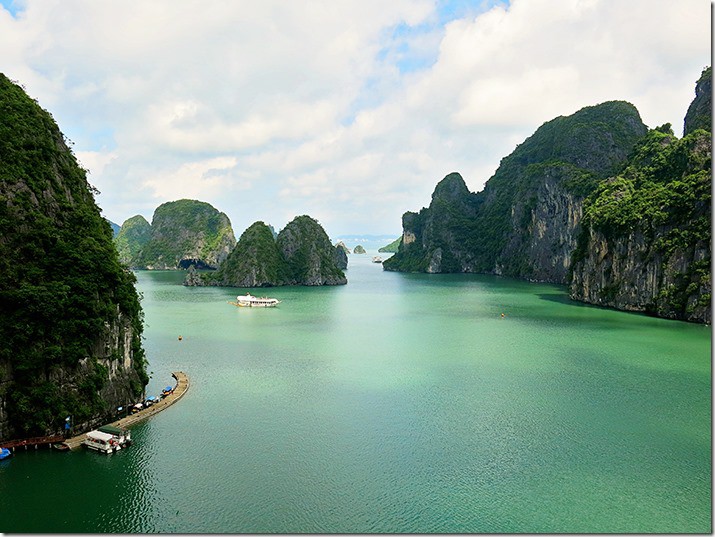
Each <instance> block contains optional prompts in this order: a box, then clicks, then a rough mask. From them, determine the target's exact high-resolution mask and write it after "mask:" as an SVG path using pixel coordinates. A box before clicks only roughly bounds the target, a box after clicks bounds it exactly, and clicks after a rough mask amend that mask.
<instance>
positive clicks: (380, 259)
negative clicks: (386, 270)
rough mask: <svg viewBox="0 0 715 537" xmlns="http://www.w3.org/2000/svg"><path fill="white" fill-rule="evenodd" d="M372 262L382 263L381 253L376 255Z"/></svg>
mask: <svg viewBox="0 0 715 537" xmlns="http://www.w3.org/2000/svg"><path fill="white" fill-rule="evenodd" d="M372 262H373V263H382V257H380V256H379V255H376V256H374V257H373V258H372Z"/></svg>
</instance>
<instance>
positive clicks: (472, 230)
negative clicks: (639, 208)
mask: <svg viewBox="0 0 715 537" xmlns="http://www.w3.org/2000/svg"><path fill="white" fill-rule="evenodd" d="M645 132H646V127H645V126H644V125H643V123H642V121H641V119H640V116H639V115H638V111H637V110H636V109H635V108H634V107H633V106H632V105H630V104H628V103H625V102H621V101H613V102H608V103H604V104H601V105H598V106H592V107H588V108H584V109H583V110H580V111H579V112H577V113H575V114H573V115H572V116H568V117H559V118H556V119H554V120H552V121H550V122H548V123H545V124H544V125H542V126H541V127H540V128H539V129H538V130H537V131H536V132H535V133H534V134H533V135H532V136H531V137H529V138H528V139H527V140H525V141H524V143H523V144H521V145H520V146H518V147H517V149H516V150H515V151H514V152H513V153H512V154H511V155H509V156H508V157H506V158H504V159H503V160H502V162H501V165H500V166H499V169H498V170H497V172H496V173H495V174H494V176H493V177H492V178H490V179H489V181H488V182H487V184H486V186H485V188H484V190H483V191H482V192H479V193H476V194H474V193H471V192H469V191H468V189H467V187H466V185H465V184H464V180H463V179H462V177H461V176H460V175H459V174H458V173H453V174H450V175H448V176H447V177H445V178H444V179H443V180H442V181H441V182H440V183H439V184H438V185H437V187H436V188H435V191H434V194H433V195H432V202H431V203H430V206H429V208H427V209H422V210H421V211H420V212H419V213H411V212H408V213H405V215H404V216H403V219H402V223H403V236H402V244H401V246H400V248H399V250H398V252H397V254H395V255H394V256H393V257H392V258H390V259H388V260H387V261H386V262H385V263H383V266H384V268H385V269H386V270H400V271H416V272H482V273H492V274H503V275H508V276H513V277H519V278H527V279H531V280H539V281H550V282H558V283H566V278H567V275H568V271H569V268H570V253H571V252H572V251H573V249H574V248H575V246H576V238H577V236H578V233H579V228H578V225H579V220H580V215H581V211H582V203H583V199H584V197H585V196H586V195H587V194H588V193H589V192H590V191H591V190H592V189H593V188H595V185H597V184H598V181H599V180H600V179H602V178H605V177H607V176H608V175H609V174H610V173H613V172H614V171H616V170H617V169H619V167H622V166H623V165H624V163H625V161H626V157H627V155H628V154H629V153H630V151H631V150H632V149H633V147H634V145H635V143H636V142H637V141H638V140H639V139H640V138H641V137H642V136H643V135H644V134H645Z"/></svg>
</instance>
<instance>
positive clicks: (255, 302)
mask: <svg viewBox="0 0 715 537" xmlns="http://www.w3.org/2000/svg"><path fill="white" fill-rule="evenodd" d="M236 301H237V302H236V305H237V306H240V307H242V308H274V307H275V306H277V305H278V304H280V303H281V301H280V300H278V299H277V298H268V297H265V296H264V297H263V298H259V297H257V296H253V295H252V294H250V293H246V295H245V296H237V297H236Z"/></svg>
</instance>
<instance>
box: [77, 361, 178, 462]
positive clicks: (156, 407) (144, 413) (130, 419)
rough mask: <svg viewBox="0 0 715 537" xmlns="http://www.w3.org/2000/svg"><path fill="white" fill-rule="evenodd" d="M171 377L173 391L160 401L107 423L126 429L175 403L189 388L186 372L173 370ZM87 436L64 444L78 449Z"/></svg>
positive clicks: (83, 435) (82, 435)
mask: <svg viewBox="0 0 715 537" xmlns="http://www.w3.org/2000/svg"><path fill="white" fill-rule="evenodd" d="M171 376H172V377H174V378H175V379H176V386H175V387H174V391H173V393H172V394H171V395H167V396H166V397H164V398H163V399H161V400H160V401H158V402H156V403H154V404H153V405H151V406H150V407H148V408H144V409H142V410H140V411H139V412H137V413H135V414H130V415H129V416H127V417H125V418H122V419H120V420H117V421H113V422H112V423H109V424H108V425H113V426H114V427H119V428H121V429H126V428H127V427H130V426H132V425H134V424H136V423H139V422H140V421H143V420H145V419H147V418H149V417H151V416H153V415H154V414H158V413H159V412H161V411H162V410H164V409H165V408H167V407H169V406H171V405H173V404H174V403H176V402H177V401H178V400H179V399H181V398H182V397H183V396H184V395H185V394H186V392H187V391H188V389H189V377H187V376H186V373H184V372H183V371H175V372H174V373H172V374H171ZM86 437H87V434H86V433H84V434H80V435H78V436H75V437H72V438H69V439H67V440H65V441H64V442H65V444H67V445H68V446H69V447H70V449H79V448H80V446H81V445H82V440H84V439H85V438H86Z"/></svg>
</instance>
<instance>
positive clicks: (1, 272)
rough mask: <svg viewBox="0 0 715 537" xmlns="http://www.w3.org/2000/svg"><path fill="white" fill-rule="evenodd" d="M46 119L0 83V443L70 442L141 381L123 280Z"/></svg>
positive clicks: (100, 223) (136, 312) (81, 182)
mask: <svg viewBox="0 0 715 537" xmlns="http://www.w3.org/2000/svg"><path fill="white" fill-rule="evenodd" d="M93 191H94V190H93V188H92V187H91V186H90V185H89V184H88V183H87V179H86V175H85V172H84V171H83V170H82V169H81V168H80V167H79V166H78V164H77V162H76V159H75V158H74V155H72V152H71V151H70V150H69V149H68V148H67V145H66V144H65V142H64V137H63V136H62V134H61V133H60V131H59V129H58V127H57V125H56V124H55V122H54V120H53V119H52V117H51V116H50V115H49V114H48V113H47V112H46V111H44V110H42V109H41V108H40V107H39V106H38V105H37V103H35V102H34V101H33V100H32V99H30V98H29V97H28V96H27V95H26V94H25V92H24V91H23V90H22V89H21V88H20V87H19V86H17V85H16V84H14V83H12V82H11V81H9V80H8V79H7V78H6V77H5V76H3V75H0V259H2V262H1V263H0V304H1V305H2V306H1V308H2V310H1V311H2V323H0V440H4V439H9V438H13V437H27V436H34V435H44V434H50V433H55V432H60V431H62V428H63V426H64V423H65V421H64V420H65V418H66V417H67V416H71V418H72V422H73V426H74V430H82V429H83V428H84V427H88V426H91V425H93V424H95V423H97V422H98V421H103V420H104V419H106V418H107V417H108V416H109V415H112V414H113V412H114V410H115V409H116V407H117V406H119V405H125V404H127V403H128V402H131V401H133V400H135V398H137V397H139V396H140V395H141V393H142V391H143V388H144V386H145V385H146V383H147V381H148V377H147V374H146V369H145V359H144V351H143V349H142V347H141V332H142V320H141V308H140V306H139V300H138V296H137V293H136V291H135V289H134V282H135V279H134V276H133V275H132V274H131V272H129V271H127V270H125V269H124V268H122V266H121V264H120V263H119V260H118V257H117V252H116V250H115V248H114V245H113V243H112V230H111V227H110V225H109V223H108V222H107V221H106V220H105V219H104V218H102V217H101V215H100V211H99V208H98V207H97V205H96V204H95V202H94V198H93Z"/></svg>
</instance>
